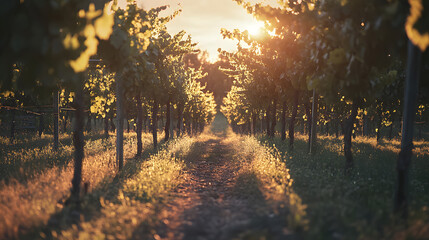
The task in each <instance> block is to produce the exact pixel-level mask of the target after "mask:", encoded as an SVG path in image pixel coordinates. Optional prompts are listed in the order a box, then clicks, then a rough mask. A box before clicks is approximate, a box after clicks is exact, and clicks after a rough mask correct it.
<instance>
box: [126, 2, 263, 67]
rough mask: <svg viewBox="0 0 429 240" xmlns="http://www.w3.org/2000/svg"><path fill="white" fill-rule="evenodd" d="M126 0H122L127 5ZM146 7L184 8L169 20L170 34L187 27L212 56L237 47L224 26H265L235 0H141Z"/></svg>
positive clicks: (250, 28)
mask: <svg viewBox="0 0 429 240" xmlns="http://www.w3.org/2000/svg"><path fill="white" fill-rule="evenodd" d="M125 2H126V0H122V1H119V3H120V5H124V4H125ZM137 3H138V5H139V6H143V8H145V9H150V8H153V7H158V6H164V5H169V6H170V9H169V10H167V11H166V12H168V13H171V12H172V11H173V10H177V9H180V8H181V9H182V12H181V13H180V14H179V16H177V17H176V18H175V19H173V20H172V21H171V22H170V23H168V24H167V29H168V31H169V32H170V33H171V34H175V33H177V32H179V31H181V30H185V31H186V32H187V33H188V34H190V35H191V37H192V40H193V41H194V42H197V43H198V45H197V47H198V48H200V49H201V50H203V51H204V50H206V51H207V52H208V53H209V60H211V61H214V60H216V59H217V55H218V52H217V49H218V48H222V50H227V51H231V50H234V49H236V45H237V41H234V40H230V39H223V37H222V35H221V34H220V30H221V28H226V29H228V30H233V29H236V28H237V29H240V30H249V32H250V33H251V34H252V33H255V34H256V33H257V31H258V29H259V28H260V27H262V26H263V24H262V23H261V22H258V21H257V20H256V19H255V18H254V17H253V16H252V15H250V14H248V13H247V12H246V10H245V9H244V8H243V7H242V6H240V5H238V4H237V3H236V2H234V1H233V0H144V1H142V0H138V1H137Z"/></svg>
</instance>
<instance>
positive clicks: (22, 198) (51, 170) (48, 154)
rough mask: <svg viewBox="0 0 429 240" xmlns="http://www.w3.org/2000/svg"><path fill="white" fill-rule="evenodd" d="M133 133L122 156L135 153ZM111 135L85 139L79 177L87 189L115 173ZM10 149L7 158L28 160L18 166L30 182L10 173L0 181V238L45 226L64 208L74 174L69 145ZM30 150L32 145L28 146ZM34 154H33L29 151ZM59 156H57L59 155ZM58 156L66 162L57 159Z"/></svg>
mask: <svg viewBox="0 0 429 240" xmlns="http://www.w3.org/2000/svg"><path fill="white" fill-rule="evenodd" d="M150 139H151V136H150V135H149V134H146V135H145V136H144V145H145V146H150V143H151V140H150ZM135 145H136V139H135V134H126V135H125V143H124V152H125V153H126V155H125V157H126V158H130V157H132V156H133V154H135V148H136V147H135ZM112 146H114V138H110V139H109V140H102V139H99V140H94V141H88V142H87V144H86V146H85V155H86V157H85V160H84V162H83V175H82V180H83V182H86V183H87V184H88V185H89V189H88V190H89V191H92V189H93V188H96V187H97V186H98V185H99V184H100V183H101V182H102V181H103V180H105V179H106V178H108V177H109V176H110V177H113V176H115V174H116V167H115V165H114V164H113V163H114V159H115V149H114V148H113V147H112ZM48 148H49V146H46V147H44V148H43V150H41V151H40V150H37V149H35V150H34V151H29V153H30V154H25V151H12V153H10V155H9V157H10V158H13V157H14V158H17V159H18V160H17V161H22V162H25V163H28V165H25V164H24V166H23V167H21V168H20V171H19V172H20V173H22V174H25V172H26V171H31V170H32V169H31V168H36V169H33V170H34V171H32V177H31V180H29V181H22V179H23V178H22V176H19V174H18V175H17V176H15V175H13V174H11V175H10V176H9V178H8V179H7V181H3V182H1V183H0V212H1V213H2V214H0V238H17V237H18V235H19V234H22V233H25V232H28V231H31V229H32V228H34V227H37V226H40V225H44V224H46V223H47V222H48V220H49V218H50V215H51V214H53V213H55V212H58V211H60V210H61V209H62V208H63V203H64V200H65V199H66V198H67V197H68V195H69V190H70V188H71V179H72V177H73V162H72V161H71V155H70V154H71V149H70V148H71V147H70V146H67V147H63V148H62V149H61V150H60V151H59V152H58V153H55V152H53V151H52V150H49V149H48ZM29 150H31V148H29ZM32 153H35V154H32ZM59 156H60V157H59ZM56 159H60V160H62V161H65V162H61V161H60V162H58V161H56ZM37 161H45V162H51V163H52V164H51V165H50V166H47V165H39V164H38V163H35V162H37Z"/></svg>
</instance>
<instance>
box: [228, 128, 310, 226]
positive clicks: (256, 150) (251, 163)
mask: <svg viewBox="0 0 429 240" xmlns="http://www.w3.org/2000/svg"><path fill="white" fill-rule="evenodd" d="M227 143H229V144H232V145H233V148H234V151H235V155H236V158H237V159H239V160H240V161H241V164H242V168H241V170H240V171H241V173H240V174H241V175H243V176H252V175H254V176H256V178H257V184H258V188H259V191H261V192H262V194H263V197H264V198H265V201H266V202H267V205H268V206H270V208H272V210H273V211H274V212H276V213H277V214H283V215H284V216H283V217H284V219H285V222H286V223H287V226H284V227H286V228H288V229H289V231H290V230H295V231H301V230H304V229H306V228H307V219H306V210H305V209H306V206H305V205H304V204H303V203H302V201H301V198H300V197H299V195H298V194H296V193H295V191H294V190H293V187H292V186H293V185H294V184H293V182H294V180H293V179H292V178H291V175H290V173H289V172H290V170H289V168H288V165H287V162H286V161H285V159H284V158H283V157H282V156H281V154H280V153H279V151H278V150H277V148H276V147H275V146H274V145H273V146H268V145H266V144H261V143H260V142H259V141H258V140H257V139H256V138H255V137H251V136H239V135H235V134H233V133H229V138H228V139H227Z"/></svg>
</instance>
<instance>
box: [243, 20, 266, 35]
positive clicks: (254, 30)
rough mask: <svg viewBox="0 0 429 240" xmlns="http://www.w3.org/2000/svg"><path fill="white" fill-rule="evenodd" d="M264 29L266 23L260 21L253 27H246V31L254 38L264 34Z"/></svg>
mask: <svg viewBox="0 0 429 240" xmlns="http://www.w3.org/2000/svg"><path fill="white" fill-rule="evenodd" d="M263 28H264V23H263V22H260V21H256V23H253V24H252V25H249V26H247V27H246V30H247V31H248V32H249V34H250V35H252V36H257V35H259V34H261V33H262V30H263Z"/></svg>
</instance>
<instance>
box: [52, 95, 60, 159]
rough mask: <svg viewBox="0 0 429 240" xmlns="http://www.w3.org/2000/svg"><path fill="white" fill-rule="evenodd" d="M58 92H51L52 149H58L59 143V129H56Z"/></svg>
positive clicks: (57, 122) (57, 123)
mask: <svg viewBox="0 0 429 240" xmlns="http://www.w3.org/2000/svg"><path fill="white" fill-rule="evenodd" d="M59 99H60V96H59V92H58V91H54V94H53V107H54V113H53V116H54V150H55V151H58V145H59V140H58V139H59V136H58V135H59V130H58V125H59Z"/></svg>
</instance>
